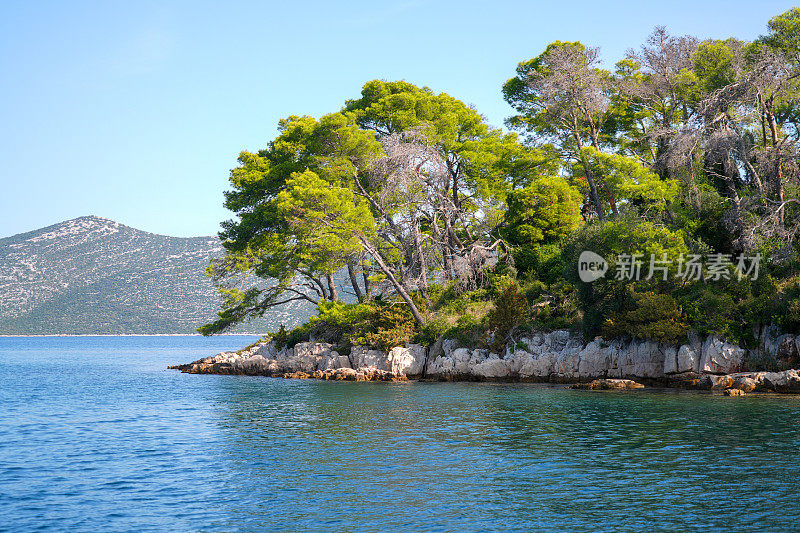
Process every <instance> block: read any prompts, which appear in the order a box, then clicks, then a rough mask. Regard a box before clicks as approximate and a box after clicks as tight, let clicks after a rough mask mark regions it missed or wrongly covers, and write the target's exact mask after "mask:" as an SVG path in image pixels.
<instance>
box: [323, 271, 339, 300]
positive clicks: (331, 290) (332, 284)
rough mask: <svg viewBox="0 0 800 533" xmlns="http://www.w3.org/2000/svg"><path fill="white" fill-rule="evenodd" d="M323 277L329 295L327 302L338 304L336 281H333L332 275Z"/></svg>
mask: <svg viewBox="0 0 800 533" xmlns="http://www.w3.org/2000/svg"><path fill="white" fill-rule="evenodd" d="M325 277H326V279H327V281H328V292H329V293H330V298H329V300H330V301H332V302H338V301H339V291H337V290H336V281H335V280H334V279H333V274H326V275H325Z"/></svg>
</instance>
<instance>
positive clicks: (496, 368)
mask: <svg viewBox="0 0 800 533" xmlns="http://www.w3.org/2000/svg"><path fill="white" fill-rule="evenodd" d="M510 367H511V365H510V364H509V361H507V360H505V359H500V357H499V356H498V355H497V354H494V353H490V354H489V355H488V356H487V357H486V359H484V360H483V361H481V362H480V363H478V364H476V365H475V366H474V367H473V368H472V373H473V374H474V375H475V376H477V377H480V378H489V379H497V378H508V377H510V375H511V368H510Z"/></svg>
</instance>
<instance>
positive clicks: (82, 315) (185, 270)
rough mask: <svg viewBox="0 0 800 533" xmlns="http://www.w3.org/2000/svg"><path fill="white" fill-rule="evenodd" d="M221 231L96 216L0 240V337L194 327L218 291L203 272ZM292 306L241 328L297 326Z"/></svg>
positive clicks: (301, 311) (298, 311)
mask: <svg viewBox="0 0 800 533" xmlns="http://www.w3.org/2000/svg"><path fill="white" fill-rule="evenodd" d="M222 253H223V248H222V246H221V244H220V242H219V240H218V239H217V238H216V237H213V236H207V237H170V236H167V235H159V234H156V233H149V232H146V231H142V230H138V229H136V228H132V227H130V226H126V225H124V224H120V223H118V222H115V221H113V220H110V219H107V218H103V217H98V216H94V215H88V216H82V217H78V218H74V219H70V220H66V221H64V222H60V223H57V224H52V225H50V226H46V227H44V228H41V229H38V230H32V231H28V232H24V233H19V234H16V235H12V236H9V237H4V238H0V334H5V335H45V334H47V335H62V334H192V333H196V329H197V327H199V326H200V325H202V324H204V323H206V322H209V321H211V320H213V319H214V317H215V312H216V310H217V309H218V308H219V304H220V297H219V295H218V294H217V292H216V289H215V288H214V287H213V284H212V283H211V280H209V279H208V278H207V276H206V274H205V269H206V267H207V266H208V263H209V261H210V260H211V259H212V258H214V257H217V256H220V255H221V254H222ZM304 307H307V306H299V305H295V306H285V307H284V308H281V309H276V310H275V311H274V312H273V313H270V314H269V315H268V316H266V317H265V318H263V319H259V320H255V321H253V322H250V323H248V324H245V325H243V326H240V327H239V328H237V329H236V330H234V332H235V333H265V332H267V331H270V330H272V329H276V328H277V327H278V326H279V325H280V324H286V325H287V326H291V325H293V324H295V323H296V322H297V321H298V320H299V319H300V318H304V317H305V316H307V315H308V313H309V312H310V310H308V309H305V308H304Z"/></svg>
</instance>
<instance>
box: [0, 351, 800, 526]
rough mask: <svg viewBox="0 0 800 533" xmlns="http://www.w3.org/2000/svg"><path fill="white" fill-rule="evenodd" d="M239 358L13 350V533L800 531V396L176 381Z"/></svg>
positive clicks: (5, 365)
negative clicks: (206, 365)
mask: <svg viewBox="0 0 800 533" xmlns="http://www.w3.org/2000/svg"><path fill="white" fill-rule="evenodd" d="M240 343H241V344H243V342H242V341H241V340H238V339H237V340H231V339H198V338H178V339H176V338H160V339H149V340H142V339H116V340H110V339H83V340H75V339H50V340H45V339H0V366H2V368H0V402H2V405H3V406H4V410H3V412H2V413H0V530H2V529H3V526H6V527H7V528H9V529H14V530H16V529H30V528H33V527H35V526H40V525H49V526H52V527H54V528H56V529H71V530H75V529H77V530H93V529H97V528H101V529H105V530H118V531H142V530H147V529H155V530H163V529H179V530H202V531H231V530H264V529H267V530H276V531H281V530H291V531H311V530H358V531H384V530H386V529H389V528H394V529H399V530H403V531H406V530H411V531H491V530H495V531H532V530H544V531H619V530H630V531H642V530H678V531H681V530H684V531H685V530H698V529H703V530H712V531H713V530H727V529H743V530H748V531H752V530H761V531H794V530H797V529H798V527H800V523H798V517H799V516H800V502H798V498H797V491H796V488H795V486H796V478H795V472H796V469H797V466H796V465H797V463H798V459H800V457H799V455H800V426H799V425H798V421H799V420H800V418H799V417H798V415H800V401H798V399H797V398H789V397H775V398H770V397H745V398H728V397H723V396H715V395H709V394H699V393H686V392H682V393H681V392H674V391H653V392H649V391H644V392H627V393H603V392H592V391H570V390H564V389H563V388H560V387H545V386H535V385H500V384H480V383H388V384H387V383H345V382H317V381H284V380H279V379H267V378H252V377H250V378H248V377H234V376H191V375H183V374H178V373H175V372H169V371H165V370H163V369H164V367H165V366H166V364H168V363H174V362H176V361H184V360H189V359H192V358H197V357H200V356H202V355H204V354H207V353H213V352H214V351H218V350H219V349H222V348H224V347H228V346H230V345H232V344H240ZM101 526H102V527H101Z"/></svg>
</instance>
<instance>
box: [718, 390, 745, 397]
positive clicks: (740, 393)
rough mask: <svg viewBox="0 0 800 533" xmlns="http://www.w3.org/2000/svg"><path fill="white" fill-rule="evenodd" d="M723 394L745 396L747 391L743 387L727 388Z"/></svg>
mask: <svg viewBox="0 0 800 533" xmlns="http://www.w3.org/2000/svg"><path fill="white" fill-rule="evenodd" d="M723 394H725V396H744V395H746V394H747V393H746V392H745V391H743V390H741V389H725V390H724V391H723Z"/></svg>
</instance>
